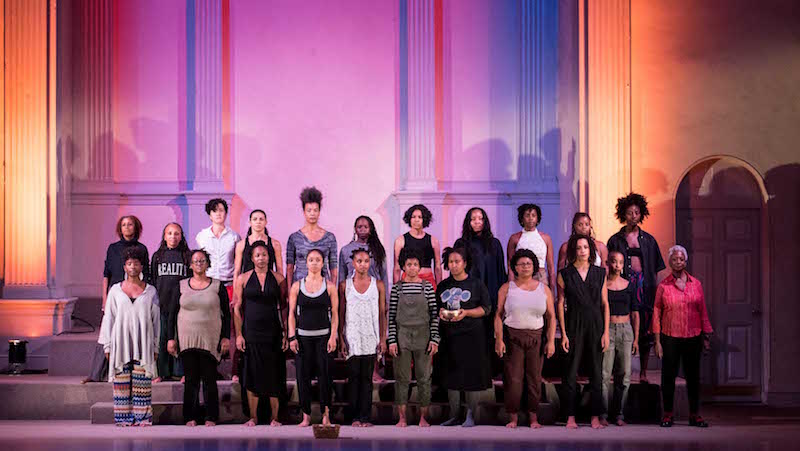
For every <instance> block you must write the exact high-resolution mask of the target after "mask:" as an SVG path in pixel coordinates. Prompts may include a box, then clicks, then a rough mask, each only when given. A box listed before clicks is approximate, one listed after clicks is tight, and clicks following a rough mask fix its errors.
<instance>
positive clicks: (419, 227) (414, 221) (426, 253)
mask: <svg viewBox="0 0 800 451" xmlns="http://www.w3.org/2000/svg"><path fill="white" fill-rule="evenodd" d="M431 221H433V213H431V211H430V210H428V207H426V206H424V205H422V204H416V205H412V206H411V207H409V209H408V210H406V212H405V214H403V222H405V223H406V224H408V226H409V227H411V230H409V231H408V232H406V233H404V234H403V235H400V236H399V237H397V239H396V240H394V272H393V280H392V281H393V282H394V283H397V282H399V281H400V279H401V275H402V267H401V266H400V262H399V260H398V259H399V257H400V251H401V250H403V248H405V247H408V248H409V249H416V250H417V251H419V254H420V255H421V256H422V260H420V262H419V264H420V266H421V269H420V271H419V276H420V277H422V279H423V280H427V281H428V282H430V283H431V285H433V287H434V288H436V285H437V284H438V283H439V282H441V281H442V259H441V257H440V255H439V240H437V239H436V237H434V236H432V235H430V234H428V233H425V230H424V229H425V228H426V227H428V226H429V225H431Z"/></svg>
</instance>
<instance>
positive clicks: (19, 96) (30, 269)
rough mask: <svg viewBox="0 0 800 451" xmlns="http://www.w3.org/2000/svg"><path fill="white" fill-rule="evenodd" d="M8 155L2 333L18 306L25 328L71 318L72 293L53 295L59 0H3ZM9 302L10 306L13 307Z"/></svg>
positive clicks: (57, 325) (45, 327)
mask: <svg viewBox="0 0 800 451" xmlns="http://www.w3.org/2000/svg"><path fill="white" fill-rule="evenodd" d="M3 28H4V30H5V36H4V41H5V42H4V49H5V50H4V52H5V55H4V56H5V71H4V72H3V79H4V80H3V82H4V83H3V84H4V87H5V89H4V91H5V93H4V98H3V110H4V116H5V121H4V126H3V135H4V139H3V158H4V162H5V177H6V184H5V189H4V192H3V196H4V204H5V211H6V212H7V213H8V214H6V216H5V218H4V219H5V221H4V223H3V234H2V239H3V244H4V256H3V257H4V261H5V264H4V267H3V279H4V283H5V286H4V287H3V298H4V299H10V298H13V299H18V300H19V301H14V302H8V303H6V302H4V301H0V335H3V332H4V331H9V330H13V331H17V329H15V327H17V326H18V324H16V323H18V322H19V321H20V320H19V316H18V315H17V316H15V315H11V314H9V312H10V311H16V310H18V309H19V308H22V309H23V310H25V311H27V312H29V313H30V314H29V316H26V317H25V320H26V323H25V324H26V327H25V328H24V332H25V334H26V335H27V336H42V335H51V334H53V333H57V332H60V331H62V330H63V329H64V328H65V327H68V326H69V323H70V316H69V315H70V313H71V308H72V305H73V304H74V299H53V298H54V296H57V295H58V294H59V293H60V291H61V290H60V289H59V287H56V286H55V261H56V258H55V257H56V255H55V254H56V249H57V247H56V244H57V242H58V239H59V236H58V234H57V233H56V232H57V218H58V217H57V206H58V201H57V200H58V199H59V198H60V194H61V192H60V191H59V186H58V185H59V184H58V180H59V179H58V165H57V155H56V135H57V134H56V111H55V106H56V102H55V93H56V83H55V80H56V76H55V75H56V48H55V47H56V1H55V0H50V1H35V2H34V1H27V0H5V13H4V16H3ZM9 309H11V310H9Z"/></svg>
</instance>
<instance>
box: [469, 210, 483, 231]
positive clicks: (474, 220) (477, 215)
mask: <svg viewBox="0 0 800 451" xmlns="http://www.w3.org/2000/svg"><path fill="white" fill-rule="evenodd" d="M483 221H484V219H483V213H481V211H480V210H472V213H470V214H469V226H470V227H472V231H473V232H475V233H481V232H483Z"/></svg>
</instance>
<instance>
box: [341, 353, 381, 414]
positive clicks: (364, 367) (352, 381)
mask: <svg viewBox="0 0 800 451" xmlns="http://www.w3.org/2000/svg"><path fill="white" fill-rule="evenodd" d="M374 367H375V354H372V355H359V356H353V357H350V358H349V359H348V360H347V368H348V370H349V371H348V373H349V375H348V378H347V402H348V410H349V411H350V412H349V414H350V417H351V418H352V419H353V421H360V422H362V423H367V422H369V421H370V417H371V416H372V370H373V368H374Z"/></svg>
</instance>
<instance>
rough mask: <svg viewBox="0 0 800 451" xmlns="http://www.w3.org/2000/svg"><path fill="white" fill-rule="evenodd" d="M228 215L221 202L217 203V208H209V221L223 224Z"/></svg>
mask: <svg viewBox="0 0 800 451" xmlns="http://www.w3.org/2000/svg"><path fill="white" fill-rule="evenodd" d="M227 216H228V212H226V211H225V207H223V206H222V204H217V208H215V209H214V210H211V213H209V215H208V217H209V218H211V222H213V223H214V224H225V218H226V217H227Z"/></svg>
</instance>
